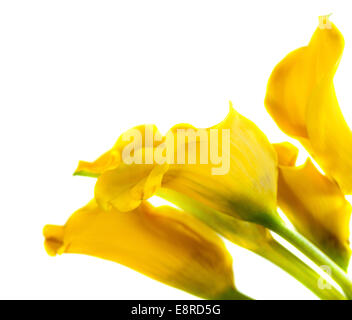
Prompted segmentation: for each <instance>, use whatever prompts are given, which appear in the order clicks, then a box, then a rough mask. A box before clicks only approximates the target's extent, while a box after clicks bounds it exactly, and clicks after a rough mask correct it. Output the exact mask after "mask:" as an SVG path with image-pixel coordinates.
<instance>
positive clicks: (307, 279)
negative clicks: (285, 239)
mask: <svg viewBox="0 0 352 320" xmlns="http://www.w3.org/2000/svg"><path fill="white" fill-rule="evenodd" d="M256 253H257V254H258V255H260V256H262V257H263V258H265V259H267V260H269V261H271V262H272V263H274V264H275V265H277V266H278V267H280V268H281V269H283V270H285V271H286V272H287V273H288V274H290V275H291V276H293V277H294V278H295V279H297V280H298V281H299V282H301V283H302V284H303V285H304V286H305V287H306V288H308V289H309V290H310V291H312V292H313V293H314V294H316V295H317V296H318V297H319V298H320V299H322V300H345V299H346V298H345V296H344V295H343V294H341V293H340V292H339V291H338V290H337V289H336V288H335V287H333V286H332V285H331V284H329V286H327V287H326V288H320V287H319V280H320V278H321V277H320V275H319V274H318V273H317V272H316V271H314V270H313V269H312V268H310V267H309V266H308V265H306V264H305V263H304V262H303V261H302V260H300V259H299V258H297V257H296V256H295V255H294V254H293V253H291V252H290V251H289V250H288V249H286V248H285V247H284V246H282V245H281V244H280V243H278V242H277V241H275V240H273V241H272V242H271V243H270V244H269V246H265V247H262V248H259V249H258V250H256Z"/></svg>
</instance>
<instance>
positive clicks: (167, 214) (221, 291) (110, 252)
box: [43, 200, 246, 299]
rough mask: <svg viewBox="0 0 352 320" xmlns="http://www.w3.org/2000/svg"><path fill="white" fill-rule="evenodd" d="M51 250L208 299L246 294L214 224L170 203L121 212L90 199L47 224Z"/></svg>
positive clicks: (46, 236) (147, 205)
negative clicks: (87, 258) (128, 271)
mask: <svg viewBox="0 0 352 320" xmlns="http://www.w3.org/2000/svg"><path fill="white" fill-rule="evenodd" d="M43 233H44V236H45V248H46V250H47V252H48V254H49V255H52V256H54V255H56V254H62V253H78V254H86V255H91V256H95V257H99V258H102V259H107V260H111V261H115V262H118V263H120V264H123V265H125V266H127V267H130V268H132V269H134V270H136V271H138V272H141V273H143V274H145V275H147V276H149V277H151V278H153V279H156V280H158V281H161V282H163V283H165V284H168V285H170V286H174V287H176V288H179V289H182V290H185V291H187V292H190V293H192V294H194V295H198V296H200V297H203V298H208V299H215V298H217V299H223V298H224V299H225V298H246V297H245V296H244V295H242V294H240V293H239V292H238V291H237V290H236V289H235V287H234V284H233V270H232V258H231V256H230V254H229V253H228V252H227V250H226V248H225V246H224V244H223V242H222V241H221V239H220V238H219V237H218V236H217V235H216V233H215V232H214V231H212V230H211V229H210V228H208V227H207V226H205V225H204V224H202V223H201V222H199V221H198V220H196V219H195V218H193V217H192V216H190V215H188V214H186V213H184V212H182V211H179V210H176V209H173V208H171V207H167V206H164V207H157V208H156V207H153V206H151V205H150V204H149V203H147V202H143V203H142V204H141V205H140V206H139V207H138V208H137V209H135V210H133V211H131V212H128V213H122V212H118V211H116V210H115V209H111V210H109V211H103V210H102V209H101V208H100V207H99V206H98V205H97V203H96V202H95V200H92V201H91V202H90V203H88V204H87V205H86V206H85V207H83V208H81V209H79V210H78V211H76V212H75V213H74V214H73V215H72V216H71V217H70V218H69V220H68V221H67V223H66V224H65V225H64V226H55V225H47V226H45V227H44V231H43Z"/></svg>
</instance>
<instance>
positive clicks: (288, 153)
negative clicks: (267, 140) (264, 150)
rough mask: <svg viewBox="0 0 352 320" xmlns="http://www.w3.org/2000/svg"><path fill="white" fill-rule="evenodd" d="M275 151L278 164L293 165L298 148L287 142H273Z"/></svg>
mask: <svg viewBox="0 0 352 320" xmlns="http://www.w3.org/2000/svg"><path fill="white" fill-rule="evenodd" d="M273 146H274V148H275V150H276V153H277V158H278V162H279V165H281V166H294V165H295V163H296V160H297V156H298V149H297V148H296V147H295V146H294V145H293V144H291V143H289V142H282V143H273Z"/></svg>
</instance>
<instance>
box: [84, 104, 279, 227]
mask: <svg viewBox="0 0 352 320" xmlns="http://www.w3.org/2000/svg"><path fill="white" fill-rule="evenodd" d="M190 127H191V126H189V125H184V124H183V125H178V126H174V127H173V128H172V129H171V130H170V131H169V132H176V131H177V130H180V129H185V128H190ZM191 128H194V127H191ZM194 129H195V130H196V131H197V130H199V131H200V130H202V134H204V133H205V134H206V137H209V136H210V135H211V133H212V132H213V131H212V130H215V131H216V130H219V132H220V131H222V130H229V136H228V140H226V141H225V139H224V137H223V136H222V135H221V134H220V133H219V134H218V135H217V142H218V144H217V148H216V149H219V150H227V154H222V157H223V159H226V158H227V159H228V161H229V163H228V171H226V172H225V173H224V174H214V172H213V169H214V165H213V163H212V162H211V161H208V162H207V163H201V160H200V159H201V156H200V154H199V150H200V148H201V146H202V144H203V145H204V143H205V142H204V141H203V140H202V138H200V139H199V140H197V141H196V142H194V143H187V142H185V148H184V150H185V158H186V159H188V158H189V157H190V153H191V152H194V153H196V157H195V158H196V162H195V163H188V162H186V163H182V164H178V163H177V161H174V163H164V164H158V163H156V162H153V163H151V164H137V163H131V164H126V163H123V162H122V163H121V162H120V163H119V164H117V165H116V168H114V169H111V167H107V168H101V167H99V169H100V170H101V172H100V175H99V177H98V180H97V183H96V187H95V198H96V200H97V202H98V203H99V205H101V206H102V207H103V208H105V209H108V208H109V207H110V206H113V207H115V208H116V209H118V210H121V211H128V210H132V209H134V208H136V207H137V206H138V205H139V204H140V203H141V201H143V200H145V199H147V198H149V197H150V196H151V195H153V194H154V193H155V192H156V191H157V190H158V188H160V187H163V188H169V189H172V190H174V191H177V192H180V193H183V194H185V195H187V196H189V197H190V198H193V199H194V200H196V201H199V202H200V203H202V204H204V205H207V206H209V207H211V208H213V209H215V210H217V211H219V212H222V213H225V214H228V215H231V216H235V217H236V218H240V219H242V220H246V221H254V222H256V221H257V220H258V219H261V218H263V217H268V216H269V217H271V216H273V215H276V213H275V212H276V187H277V185H276V184H277V159H276V153H275V150H274V149H273V147H272V145H271V144H270V143H269V141H268V140H267V139H266V137H265V135H264V134H263V133H262V132H261V131H260V130H259V129H258V127H256V126H255V124H253V123H252V122H251V121H249V120H248V119H246V118H245V117H243V116H241V115H240V114H239V113H238V112H236V111H235V110H234V109H233V108H232V106H231V105H230V112H229V114H228V115H227V117H226V118H225V119H224V120H223V121H222V122H221V123H219V124H218V125H215V126H213V127H211V128H208V129H196V128H194ZM173 137H175V138H176V139H177V136H176V135H173ZM210 140H211V139H206V141H207V142H206V143H208V144H209V143H210ZM226 142H228V144H229V148H228V149H226V148H224V144H225V143H226ZM176 145H177V141H175V143H174V146H176ZM208 149H209V150H210V153H209V157H210V156H211V155H212V154H213V153H214V150H212V149H211V146H209V145H208ZM146 150H147V148H145V146H144V145H143V146H142V147H141V148H140V149H138V150H135V152H141V153H143V154H145V153H146V152H147V151H146ZM216 151H217V150H216ZM174 152H175V159H177V157H178V156H179V154H178V152H179V149H177V148H176V147H175V148H174ZM106 154H109V151H108V152H107V153H106ZM98 161H99V159H98V160H96V161H95V162H93V163H92V164H91V167H95V164H97V162H98ZM96 167H98V166H96ZM95 169H96V168H94V170H95ZM94 170H92V172H96V170H95V171H94ZM78 171H79V170H78ZM264 219H265V218H264Z"/></svg>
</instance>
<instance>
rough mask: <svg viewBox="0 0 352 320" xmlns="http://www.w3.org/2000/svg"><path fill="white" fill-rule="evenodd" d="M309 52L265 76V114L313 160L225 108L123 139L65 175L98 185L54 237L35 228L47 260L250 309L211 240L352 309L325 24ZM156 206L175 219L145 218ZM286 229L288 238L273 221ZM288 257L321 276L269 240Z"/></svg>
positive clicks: (343, 167) (341, 124) (345, 148)
mask: <svg viewBox="0 0 352 320" xmlns="http://www.w3.org/2000/svg"><path fill="white" fill-rule="evenodd" d="M324 19H325V20H324V23H321V24H320V25H319V27H318V28H317V29H316V31H315V32H314V34H313V36H312V38H311V40H310V42H309V44H308V45H307V46H304V47H301V48H299V49H297V50H295V51H293V52H291V53H289V54H288V55H287V56H286V57H285V58H284V59H283V60H282V61H281V62H279V64H278V65H277V66H276V67H275V69H274V70H273V72H272V74H271V76H270V79H269V81H268V85H267V92H266V97H265V107H266V109H267V111H268V112H269V113H270V115H271V116H272V118H273V119H274V120H275V122H276V123H277V125H278V126H279V127H280V129H281V130H282V131H283V132H284V133H286V134H287V135H289V136H290V137H292V138H294V139H296V140H298V141H299V142H300V143H301V144H302V145H303V146H304V148H306V150H307V151H308V152H309V154H310V155H311V159H310V158H309V159H308V160H307V161H306V162H305V164H303V165H301V166H296V165H295V163H296V158H297V155H298V149H297V148H296V147H295V146H293V145H292V144H290V143H288V142H283V143H278V144H271V143H270V142H269V141H268V139H267V138H266V136H265V135H264V133H262V132H261V131H260V130H259V129H258V127H257V126H256V125H255V124H254V123H253V122H251V121H250V120H248V119H246V118H245V117H243V116H242V115H240V114H239V113H237V112H236V111H235V110H234V108H233V107H232V104H231V103H230V111H229V113H228V115H227V116H226V118H225V119H224V120H223V121H222V122H220V123H219V124H217V125H214V126H213V127H210V128H206V129H198V128H195V127H193V126H191V125H188V124H179V125H176V126H174V127H172V128H171V129H170V130H169V131H168V132H167V134H166V135H164V136H163V135H161V133H160V132H159V131H158V129H157V127H156V126H154V125H141V126H137V127H135V128H132V129H130V130H128V131H127V132H125V133H123V134H122V135H121V136H120V137H119V139H118V140H117V142H116V144H115V145H114V146H113V147H112V148H111V149H110V150H109V151H107V152H106V153H104V154H103V155H101V156H100V157H99V158H97V160H95V161H93V162H86V161H81V162H79V164H78V167H77V169H76V171H75V173H74V175H80V176H88V177H91V178H95V179H96V185H95V190H94V199H92V200H91V201H90V202H89V203H88V204H87V205H85V206H84V207H82V208H81V209H79V210H77V211H76V212H75V213H73V214H72V216H71V217H70V218H69V219H68V221H67V222H66V224H65V225H64V226H56V225H47V226H45V227H44V237H45V249H46V251H47V252H48V254H49V255H51V256H55V255H56V254H62V253H78V254H86V255H92V256H95V257H99V258H103V259H107V260H111V261H115V262H117V263H120V264H123V265H125V266H127V267H130V268H132V269H134V270H136V271H138V272H141V273H143V274H145V275H147V276H149V277H151V278H153V279H156V280H158V281H161V282H163V283H165V284H167V285H170V286H173V287H176V288H179V289H182V290H184V291H187V292H189V293H191V294H193V295H196V296H199V297H201V298H204V299H251V298H250V297H248V296H246V295H245V294H244V293H242V292H240V291H239V290H238V289H236V286H235V284H234V275H233V267H232V258H231V255H230V254H229V253H228V252H227V250H226V248H225V246H224V244H223V242H222V240H221V237H220V236H222V237H224V238H226V239H228V240H230V241H231V242H233V243H235V244H236V245H239V246H241V247H243V248H246V249H248V250H250V251H252V252H254V253H256V254H258V255H260V256H262V257H264V258H265V259H267V260H269V261H271V262H272V263H274V264H276V265H277V266H279V267H280V268H282V269H283V270H285V271H286V272H287V273H289V274H290V275H292V276H293V277H294V278H296V279H297V280H298V281H300V282H301V283H302V284H303V285H305V286H306V287H307V288H308V289H310V290H311V291H312V292H314V293H315V294H316V295H317V296H318V297H319V298H321V299H352V281H351V280H350V279H349V278H348V276H347V273H346V269H347V266H348V263H349V259H350V256H351V249H350V246H349V220H350V215H351V210H352V207H351V205H350V203H349V202H348V201H347V200H346V198H345V195H349V194H351V193H352V149H351V150H350V148H349V146H351V145H352V132H351V131H350V129H349V127H348V126H347V124H346V122H345V120H344V118H343V115H342V113H341V111H340V108H339V105H338V102H337V98H336V94H335V90H334V85H333V77H334V74H335V72H336V69H337V66H338V64H339V61H340V58H341V55H342V52H343V48H344V39H343V36H342V34H341V33H340V32H339V30H338V29H337V28H336V27H335V25H334V24H332V23H331V22H330V21H329V20H328V19H327V18H324ZM318 165H319V166H320V167H317V166H318ZM154 195H156V196H159V197H161V198H164V199H166V200H167V201H169V202H171V203H173V204H174V205H175V207H177V208H174V207H169V206H161V207H154V206H152V205H151V204H150V203H149V202H148V199H149V198H150V197H152V196H154ZM278 208H280V209H281V211H282V212H283V213H284V214H285V215H286V217H287V218H288V219H289V220H290V222H291V223H292V225H293V226H294V228H292V227H290V226H288V225H287V223H285V221H284V220H283V219H282V215H279V214H278V211H277V210H278ZM271 232H274V233H276V234H278V235H279V236H281V237H282V238H284V239H285V240H287V241H288V242H289V243H290V244H292V245H293V246H295V247H296V248H297V249H298V250H300V251H301V252H302V253H303V254H305V255H306V256H307V257H308V258H309V259H310V260H311V261H313V262H314V263H315V264H316V265H317V266H319V267H320V268H322V269H323V270H325V271H329V275H330V276H331V279H333V280H334V282H333V283H331V284H329V286H321V285H320V279H321V275H320V274H319V272H317V271H316V270H314V268H312V267H310V266H308V265H307V264H306V263H305V262H303V261H302V260H301V259H300V258H298V257H297V256H296V255H295V254H294V253H293V252H291V251H290V250H289V249H287V248H286V247H284V246H283V245H281V244H280V243H279V242H277V241H276V240H275V239H274V237H272V234H271Z"/></svg>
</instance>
